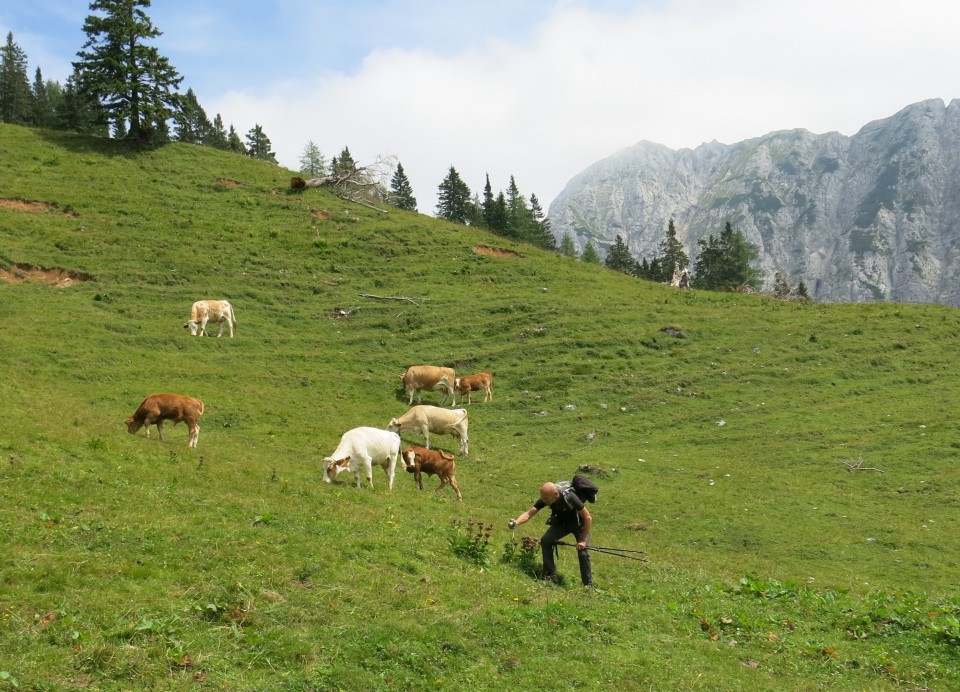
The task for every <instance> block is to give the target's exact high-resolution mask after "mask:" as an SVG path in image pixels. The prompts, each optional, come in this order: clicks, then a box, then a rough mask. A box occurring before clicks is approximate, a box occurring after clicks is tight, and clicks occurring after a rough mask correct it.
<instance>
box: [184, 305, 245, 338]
mask: <svg viewBox="0 0 960 692" xmlns="http://www.w3.org/2000/svg"><path fill="white" fill-rule="evenodd" d="M207 322H213V323H214V324H219V325H220V331H219V333H218V334H217V336H223V325H224V324H226V325H227V326H228V327H229V328H230V336H231V337H233V328H234V327H236V326H237V318H236V317H234V314H233V306H232V305H230V303H229V301H226V300H198V301H197V302H196V303H194V304H193V309H192V310H191V311H190V319H189V320H187V321H186V323H185V324H184V325H183V328H184V329H189V330H190V336H208V335H207Z"/></svg>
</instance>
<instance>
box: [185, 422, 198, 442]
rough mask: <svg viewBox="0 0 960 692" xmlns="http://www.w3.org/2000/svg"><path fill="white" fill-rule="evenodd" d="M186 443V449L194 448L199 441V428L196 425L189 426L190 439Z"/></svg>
mask: <svg viewBox="0 0 960 692" xmlns="http://www.w3.org/2000/svg"><path fill="white" fill-rule="evenodd" d="M189 440H190V441H189V442H187V447H196V446H197V443H198V442H199V441H200V426H199V425H197V424H196V423H194V424H192V425H190V438H189Z"/></svg>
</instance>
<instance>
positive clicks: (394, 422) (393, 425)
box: [387, 418, 400, 432]
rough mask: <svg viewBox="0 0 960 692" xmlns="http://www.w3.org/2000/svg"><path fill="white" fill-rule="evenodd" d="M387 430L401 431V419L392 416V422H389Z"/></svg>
mask: <svg viewBox="0 0 960 692" xmlns="http://www.w3.org/2000/svg"><path fill="white" fill-rule="evenodd" d="M387 430H389V431H390V432H400V421H399V420H397V419H396V418H391V419H390V423H388V424H387Z"/></svg>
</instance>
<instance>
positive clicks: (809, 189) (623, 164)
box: [549, 99, 960, 306]
mask: <svg viewBox="0 0 960 692" xmlns="http://www.w3.org/2000/svg"><path fill="white" fill-rule="evenodd" d="M549 217H550V221H551V224H552V229H553V232H554V234H555V235H556V237H557V240H558V241H559V240H560V239H561V238H562V237H563V234H564V233H568V234H569V235H570V237H571V238H572V239H573V240H574V243H575V244H576V245H577V246H578V249H579V250H581V251H582V250H583V248H584V247H585V246H586V243H587V241H588V240H591V239H592V240H593V242H594V245H595V246H596V247H597V249H598V250H599V251H600V254H601V255H603V254H604V253H605V251H606V248H607V247H609V246H610V245H611V244H612V243H613V242H614V240H615V238H616V236H617V235H619V236H621V237H622V238H623V239H624V241H625V242H626V244H627V247H628V248H629V249H630V251H631V253H632V254H633V255H634V257H635V258H637V259H638V260H640V259H642V258H644V257H646V258H648V259H651V258H652V257H654V256H655V255H657V254H659V247H660V243H661V242H662V241H663V239H664V236H665V233H666V229H667V224H668V222H669V220H670V219H671V218H673V219H674V223H675V226H676V229H677V235H678V238H679V239H680V240H681V241H682V242H683V243H684V244H685V246H686V251H687V254H688V255H689V256H690V258H691V261H693V260H694V258H695V251H696V242H697V240H698V239H699V238H701V237H706V236H707V235H710V234H713V235H719V234H720V232H721V231H722V230H723V227H724V225H725V224H726V222H727V221H730V222H731V223H732V224H733V227H734V228H736V229H738V230H740V231H743V233H744V234H745V235H746V236H747V239H748V240H749V241H750V242H751V243H753V244H754V245H756V246H757V247H758V248H760V253H761V257H760V262H761V267H762V269H763V274H764V278H765V280H766V282H767V284H768V285H770V284H772V281H773V277H774V274H775V273H776V272H781V273H782V275H783V276H784V277H785V278H786V279H787V281H788V282H789V283H790V285H791V286H796V284H797V283H798V282H799V281H800V280H803V282H804V283H805V284H806V286H807V290H808V292H809V294H810V296H811V297H812V298H813V299H814V300H817V301H822V302H868V301H891V302H905V303H906V302H909V303H915V302H927V303H940V304H943V305H951V306H960V99H954V100H953V101H951V102H950V105H948V106H945V105H944V103H943V101H941V100H939V99H933V100H929V101H923V102H921V103H917V104H914V105H911V106H908V107H907V108H904V109H903V110H902V111H900V112H899V113H897V114H896V115H894V116H892V117H889V118H885V119H883V120H877V121H874V122H871V123H869V124H867V125H865V126H864V127H863V128H862V129H861V130H860V131H859V132H857V133H856V134H855V135H853V136H851V137H848V136H845V135H841V134H839V133H836V132H831V133H827V134H821V135H818V134H813V133H811V132H808V131H806V130H789V131H782V132H772V133H770V134H767V135H764V136H762V137H758V138H756V139H750V140H747V141H744V142H740V143H737V144H731V145H726V144H719V143H717V142H711V143H708V144H703V145H701V146H699V147H697V148H696V149H680V150H672V149H669V148H667V147H665V146H662V145H659V144H653V143H651V142H640V143H638V144H636V145H634V146H632V147H629V148H626V149H623V150H621V151H619V152H617V153H616V154H614V155H613V156H611V157H609V158H607V159H604V160H602V161H599V162H597V163H595V164H593V165H592V166H590V167H589V168H587V169H586V170H585V171H583V172H582V173H580V174H579V175H577V176H576V177H574V178H573V179H572V180H571V181H570V182H569V183H567V186H566V188H565V189H564V190H563V192H561V193H560V195H559V196H558V197H557V198H556V199H555V200H554V201H553V203H552V204H551V205H550V209H549Z"/></svg>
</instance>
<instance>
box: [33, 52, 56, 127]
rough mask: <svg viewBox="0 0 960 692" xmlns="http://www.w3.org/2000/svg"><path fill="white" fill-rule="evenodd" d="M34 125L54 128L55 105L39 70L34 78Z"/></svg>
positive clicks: (38, 69)
mask: <svg viewBox="0 0 960 692" xmlns="http://www.w3.org/2000/svg"><path fill="white" fill-rule="evenodd" d="M32 91H33V119H32V121H33V124H34V125H36V126H37V127H53V103H52V102H51V100H50V93H49V92H48V91H47V85H46V83H45V82H44V81H43V74H42V73H41V72H40V68H39V67H38V68H37V71H36V73H34V78H33V88H32Z"/></svg>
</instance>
